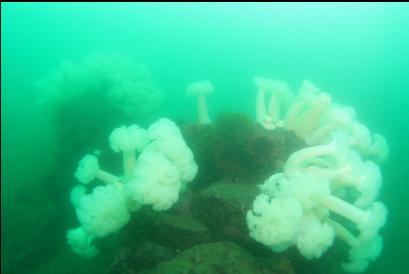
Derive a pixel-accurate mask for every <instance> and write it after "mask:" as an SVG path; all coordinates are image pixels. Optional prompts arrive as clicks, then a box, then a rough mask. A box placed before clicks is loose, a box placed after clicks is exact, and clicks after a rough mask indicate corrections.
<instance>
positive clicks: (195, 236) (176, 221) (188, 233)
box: [153, 214, 211, 250]
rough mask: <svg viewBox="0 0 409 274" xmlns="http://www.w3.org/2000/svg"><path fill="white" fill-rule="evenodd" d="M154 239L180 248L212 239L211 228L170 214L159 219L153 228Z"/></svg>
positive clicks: (165, 244)
mask: <svg viewBox="0 0 409 274" xmlns="http://www.w3.org/2000/svg"><path fill="white" fill-rule="evenodd" d="M153 239H154V240H155V241H157V242H159V243H160V244H162V245H164V246H169V247H172V248H174V249H179V250H181V249H186V248H188V247H191V246H194V245H197V244H199V243H205V242H209V241H210V240H211V238H210V232H209V230H208V229H207V228H206V227H205V226H204V225H202V224H201V223H200V222H198V221H195V220H194V219H191V218H188V217H181V216H174V215H169V214H167V215H163V216H162V217H161V218H159V219H158V220H157V222H156V224H155V225H154V228H153Z"/></svg>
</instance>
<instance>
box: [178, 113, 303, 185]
mask: <svg viewBox="0 0 409 274" xmlns="http://www.w3.org/2000/svg"><path fill="white" fill-rule="evenodd" d="M182 132H183V134H184V137H185V140H186V142H187V144H188V145H189V147H190V148H191V149H192V151H193V153H194V155H195V159H196V161H197V163H198V165H199V167H200V168H199V173H198V175H197V177H196V182H195V184H192V186H195V185H197V186H201V187H205V186H206V185H208V184H209V183H210V182H213V181H217V180H220V179H222V178H226V179H229V180H230V182H235V181H237V180H238V181H242V180H248V181H249V182H257V181H264V180H265V179H267V178H268V177H269V176H270V175H271V174H273V173H275V172H278V171H279V170H280V169H281V168H282V165H283V164H284V162H285V161H286V160H287V158H288V156H289V155H290V154H291V153H292V152H294V151H296V150H298V149H300V148H302V147H304V146H305V144H304V143H303V141H302V140H300V139H299V138H297V136H296V135H295V134H294V133H293V132H292V131H288V130H284V129H276V130H266V129H264V128H263V127H262V126H261V125H260V124H258V123H256V122H255V121H253V120H251V119H250V118H248V117H247V116H246V115H244V114H240V113H225V114H222V115H220V116H219V118H218V119H216V120H215V122H213V123H211V124H208V125H190V126H187V125H185V126H184V127H182Z"/></svg>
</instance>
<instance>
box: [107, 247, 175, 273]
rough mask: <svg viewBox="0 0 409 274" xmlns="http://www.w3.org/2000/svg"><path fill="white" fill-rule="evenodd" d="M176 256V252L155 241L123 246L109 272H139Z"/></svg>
mask: <svg viewBox="0 0 409 274" xmlns="http://www.w3.org/2000/svg"><path fill="white" fill-rule="evenodd" d="M173 256H174V252H173V251H172V250H171V249H169V248H165V247H162V246H160V245H158V244H156V243H153V242H143V243H141V244H139V245H136V246H133V247H127V248H122V249H121V250H120V251H119V252H117V253H116V256H115V258H114V260H113V263H112V264H111V266H110V267H109V270H108V272H107V273H108V274H125V273H139V272H140V271H142V270H147V269H149V268H152V267H153V266H155V265H156V264H158V263H159V262H161V261H165V260H168V259H170V258H172V257H173Z"/></svg>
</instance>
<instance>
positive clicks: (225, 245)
mask: <svg viewBox="0 0 409 274" xmlns="http://www.w3.org/2000/svg"><path fill="white" fill-rule="evenodd" d="M141 273H143V274H176V273H177V274H221V273H223V274H240V273H243V274H293V273H294V270H293V268H292V265H291V263H290V262H289V261H288V260H287V259H285V258H284V257H280V256H278V257H272V258H265V259H263V260H260V259H256V258H255V257H253V256H252V255H251V254H250V253H249V252H247V251H246V250H245V249H243V248H242V247H240V246H239V245H237V244H235V243H232V242H217V243H208V244H201V245H197V246H194V247H192V248H189V249H186V250H185V251H182V252H181V253H180V254H179V255H177V256H175V257H174V258H172V259H170V260H168V261H164V262H162V263H159V264H158V265H157V266H156V267H154V268H153V269H152V270H149V271H143V272H141Z"/></svg>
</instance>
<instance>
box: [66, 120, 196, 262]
mask: <svg viewBox="0 0 409 274" xmlns="http://www.w3.org/2000/svg"><path fill="white" fill-rule="evenodd" d="M109 143H110V145H111V148H112V150H113V151H115V152H122V155H123V167H124V174H123V176H121V177H118V176H115V175H113V174H110V173H108V172H106V171H103V170H102V169H100V167H99V164H98V158H97V156H95V155H86V156H85V157H84V158H83V159H82V160H81V161H80V162H79V165H78V168H77V171H76V172H75V177H76V178H77V179H78V181H79V182H80V183H81V184H79V185H77V186H75V187H74V188H73V190H72V192H71V202H72V204H73V205H74V207H75V211H76V214H77V217H78V220H79V223H80V226H79V227H78V228H76V229H71V230H69V231H68V232H67V240H68V243H69V244H70V246H71V248H72V250H73V251H74V252H76V253H78V254H80V255H82V256H84V257H92V256H95V255H96V254H97V252H98V249H97V248H96V247H95V246H94V245H93V243H92V241H93V239H94V238H100V237H105V236H107V235H109V234H111V233H113V232H115V231H117V230H119V229H120V228H122V227H123V226H124V225H125V224H126V223H128V221H129V219H130V212H135V211H138V210H139V209H140V207H141V206H143V205H148V206H152V208H153V210H156V211H162V210H167V209H169V208H170V207H171V206H172V205H173V204H174V203H175V202H176V201H177V200H178V196H179V192H180V191H182V190H183V189H184V188H185V187H186V184H187V183H189V182H190V181H192V180H193V178H194V177H195V176H196V173H197V165H196V163H195V160H194V157H193V154H192V152H191V150H190V149H189V148H188V147H187V145H186V143H185V142H184V140H183V137H182V135H181V133H180V131H179V128H178V127H177V126H176V125H175V124H174V123H173V122H172V121H171V120H168V119H163V118H162V119H159V120H158V121H156V122H155V123H153V124H152V125H150V126H149V128H148V129H147V130H145V129H143V128H140V127H139V126H137V125H131V126H129V127H126V126H122V127H120V128H117V129H115V130H114V131H113V132H112V133H111V135H110V137H109ZM137 154H139V156H138V158H136V155H137ZM95 179H98V180H99V181H101V182H103V183H104V185H99V186H97V187H95V188H94V189H92V191H91V192H90V193H87V185H89V183H90V182H91V181H93V180H95Z"/></svg>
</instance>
